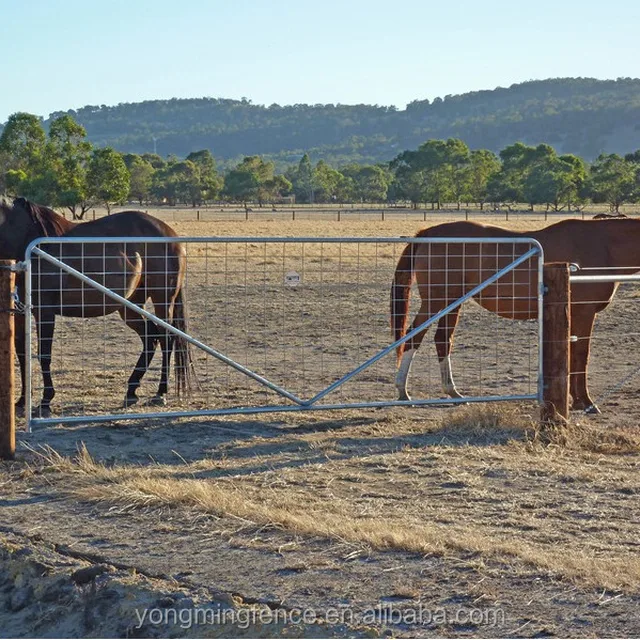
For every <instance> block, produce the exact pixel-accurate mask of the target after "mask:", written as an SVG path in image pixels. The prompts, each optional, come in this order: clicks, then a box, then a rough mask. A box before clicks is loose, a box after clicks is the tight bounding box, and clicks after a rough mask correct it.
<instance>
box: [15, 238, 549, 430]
mask: <svg viewBox="0 0 640 640" xmlns="http://www.w3.org/2000/svg"><path fill="white" fill-rule="evenodd" d="M170 240H172V241H175V240H176V239H175V238H170ZM178 240H179V242H181V243H247V242H259V243H283V244H300V243H304V242H308V243H311V242H317V243H328V244H338V243H343V244H349V243H353V244H357V243H372V242H377V243H400V244H408V243H416V244H445V243H452V244H453V243H455V244H464V243H475V244H496V243H498V244H507V243H511V244H525V245H530V246H531V248H530V249H529V250H527V251H526V252H525V253H523V254H522V255H521V256H519V257H518V258H516V259H514V260H513V261H512V262H511V263H509V264H508V265H506V266H505V267H503V268H502V269H500V270H498V271H496V272H495V273H494V274H493V275H491V276H490V277H489V278H487V279H486V280H484V281H483V282H481V283H480V284H478V285H477V286H475V287H474V288H473V289H471V290H470V291H469V292H467V293H466V294H465V295H463V296H462V297H460V298H458V299H457V300H455V301H454V302H452V303H451V304H449V305H448V306H447V307H445V308H444V309H442V310H441V311H440V312H438V313H437V314H435V315H433V316H432V317H431V318H429V319H428V320H426V321H425V322H423V323H422V324H421V325H419V326H417V327H416V328H415V329H413V330H412V331H410V332H408V333H407V334H406V335H405V336H404V337H403V338H401V339H400V340H396V341H395V342H392V343H390V344H389V345H388V346H386V347H385V348H384V349H381V350H380V351H379V352H378V353H376V354H375V355H374V356H372V357H371V358H369V359H368V360H366V361H365V362H363V363H362V364H360V365H358V366H357V367H355V368H354V369H352V370H351V371H350V372H348V373H347V374H345V375H343V376H342V377H341V378H339V379H338V380H335V381H334V382H332V383H331V384H330V385H329V386H327V387H325V388H324V389H323V390H321V391H320V392H318V393H317V394H316V395H314V396H313V397H311V398H308V399H303V398H299V397H298V396H296V395H295V394H293V393H291V392H289V391H287V390H286V389H284V388H282V387H281V386H279V385H277V384H275V383H273V382H271V381H270V380H268V379H267V378H265V377H263V376H261V375H260V374H258V373H256V372H255V371H252V370H250V369H248V368H247V367H244V366H243V365H241V364H240V363H238V362H236V361H234V360H232V359H231V358H229V357H227V356H225V355H224V354H223V353H221V352H220V351H218V350H216V349H214V348H213V347H211V346H209V345H207V344H205V343H203V342H201V341H200V340H198V339H197V338H194V337H193V336H190V335H189V334H187V333H184V332H183V331H181V330H180V329H176V328H175V327H174V326H173V325H171V324H169V323H168V322H165V321H164V320H162V319H161V318H158V317H157V316H155V315H154V314H153V313H151V312H149V311H147V310H146V309H144V308H142V307H139V306H138V305H136V304H135V303H132V302H130V301H129V300H127V299H126V298H124V297H122V296H120V295H119V294H117V293H115V292H113V291H111V290H110V289H108V288H106V287H104V286H103V285H102V284H100V283H99V282H96V281H95V280H93V279H92V278H89V277H88V276H86V275H85V274H83V273H81V272H80V271H77V270H76V269H75V268H73V267H71V266H70V265H68V264H66V263H64V262H62V261H61V260H59V259H58V258H56V257H54V256H52V255H51V254H49V253H47V252H46V251H44V250H43V249H42V248H40V245H47V244H56V245H60V244H102V243H123V244H126V243H133V242H136V243H148V244H152V243H153V244H163V243H166V242H167V239H166V238H157V237H153V238H147V237H132V236H123V237H99V238H96V237H72V238H67V237H49V238H37V239H35V240H34V241H33V242H31V243H30V244H29V246H28V247H27V250H26V252H25V271H26V274H25V275H26V277H25V305H26V318H25V352H26V354H27V358H26V373H25V376H26V379H25V416H26V429H27V431H30V430H31V427H32V426H34V425H36V426H37V425H48V424H60V423H65V424H79V423H92V422H111V421H114V420H136V419H138V420H139V419H154V418H183V417H196V416H222V415H238V414H243V415H250V414H258V413H274V412H283V411H284V412H286V411H313V410H316V411H318V410H323V411H326V410H335V409H347V408H349V409H366V408H379V407H395V406H411V407H415V406H423V405H442V404H445V405H451V404H462V403H469V402H494V401H506V400H508V401H524V400H536V401H538V402H540V403H541V402H542V393H543V387H542V308H543V305H542V296H543V284H542V275H543V263H544V254H543V249H542V246H541V245H540V243H539V242H538V241H537V240H535V239H533V238H523V237H502V238H484V237H483V238H455V237H453V238H414V237H411V238H407V237H391V238H387V237H339V238H336V237H328V238H325V237H277V236H276V237H260V236H247V237H242V236H239V237H180V238H178ZM33 256H36V257H38V258H41V259H43V260H46V261H47V262H49V263H50V264H52V265H54V266H56V267H58V268H59V269H61V270H62V271H65V272H66V273H69V274H71V275H73V276H74V277H76V278H77V279H78V280H80V281H82V282H84V283H85V284H87V285H88V286H91V287H93V288H95V289H97V290H98V291H100V292H101V293H102V294H104V295H106V296H108V297H109V298H111V299H113V300H115V301H117V302H119V303H120V304H122V305H123V306H124V307H126V308H127V309H130V310H131V311H134V312H136V313H138V314H140V315H141V316H143V317H144V318H146V319H148V320H151V321H152V322H154V323H156V324H157V325H158V326H160V327H162V328H163V329H166V330H167V331H168V332H170V333H173V334H175V335H178V336H181V337H182V338H184V339H185V340H187V341H188V342H190V343H191V344H192V345H193V346H194V347H197V348H198V349H201V350H202V351H204V352H205V353H207V354H209V355H211V356H213V357H214V358H217V359H218V360H220V361H222V362H224V363H225V364H227V365H229V366H230V367H233V368H234V369H236V370H237V371H239V372H241V373H243V374H244V375H246V376H248V377H250V378H252V379H253V380H255V381H257V382H259V383H260V384H262V385H264V386H265V387H268V388H269V389H271V390H272V391H275V392H276V393H278V394H279V395H280V396H282V397H284V398H286V399H288V400H290V401H291V402H293V404H290V405H269V406H260V407H233V408H227V409H205V410H196V411H158V412H145V413H133V412H131V413H130V412H127V413H122V414H104V415H92V416H69V417H64V416H60V417H49V418H42V417H34V415H33V410H32V406H31V399H32V385H31V375H32V371H31V362H32V358H31V352H32V339H31V333H32V322H33V319H32V313H31V311H32V309H33V305H32V264H31V263H32V257H33ZM536 256H537V257H538V266H537V274H538V278H537V285H538V286H537V292H536V293H537V303H538V320H537V322H538V380H537V392H536V393H535V394H522V395H511V396H499V395H494V396H468V397H464V398H427V399H422V400H418V399H412V400H381V401H373V402H355V403H334V404H321V403H320V400H322V399H323V398H325V397H326V396H328V395H329V394H331V393H332V392H333V391H335V390H336V389H338V388H339V387H341V386H342V385H343V384H345V383H346V382H347V381H348V380H350V379H351V378H353V377H355V376H357V375H358V374H359V373H361V372H362V371H364V370H365V369H367V368H368V367H370V366H371V365H373V364H374V363H375V362H377V361H378V360H380V359H381V358H383V357H385V356H386V355H388V354H389V353H390V352H392V351H394V350H395V349H396V347H397V346H398V345H400V344H402V343H404V342H407V341H408V340H410V339H411V338H412V337H413V336H414V335H416V334H418V333H420V332H421V331H423V330H424V329H426V328H428V327H429V326H431V325H432V324H434V323H436V322H438V321H439V320H440V319H441V318H442V317H443V316H446V315H447V314H448V313H450V312H451V311H453V310H454V309H456V308H457V307H459V306H460V305H462V304H463V303H464V302H466V301H467V300H469V299H471V298H472V297H473V296H475V295H477V294H478V293H480V292H481V291H482V290H483V289H485V288H486V287H488V286H489V285H491V284H493V283H494V282H496V281H497V280H499V279H500V278H501V277H503V276H504V275H506V274H507V273H509V272H510V271H512V270H514V269H515V268H516V267H518V266H519V265H521V264H523V263H524V262H526V261H527V260H529V259H530V258H534V257H536ZM392 388H394V387H392ZM394 391H395V388H394Z"/></svg>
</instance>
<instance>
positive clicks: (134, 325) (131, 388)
mask: <svg viewBox="0 0 640 640" xmlns="http://www.w3.org/2000/svg"><path fill="white" fill-rule="evenodd" d="M144 298H145V296H144V293H143V292H140V293H138V292H136V293H134V295H133V296H132V297H131V301H132V302H135V303H136V304H138V305H143V304H144V302H145V300H144ZM118 313H119V314H120V317H121V318H122V319H123V320H124V322H125V324H126V325H127V326H128V327H130V328H131V329H133V330H134V331H135V332H136V333H137V334H138V335H139V336H140V340H141V341H142V352H141V353H140V357H139V358H138V361H137V362H136V364H135V367H134V368H133V371H132V372H131V375H130V376H129V381H128V382H127V395H126V396H125V399H124V406H125V407H130V406H132V405H134V404H136V402H138V394H137V391H138V388H139V387H140V382H141V380H142V376H144V374H145V373H146V372H147V369H148V368H149V365H150V364H151V360H153V356H154V354H155V351H156V345H157V344H158V340H159V336H158V327H157V325H155V324H154V323H153V322H151V320H147V319H146V318H143V317H142V316H141V315H140V314H138V313H136V312H135V311H131V310H129V309H126V308H125V307H122V308H121V309H119V310H118Z"/></svg>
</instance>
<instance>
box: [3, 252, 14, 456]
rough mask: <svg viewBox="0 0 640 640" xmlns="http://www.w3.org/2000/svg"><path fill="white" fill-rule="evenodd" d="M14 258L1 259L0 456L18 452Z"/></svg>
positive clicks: (12, 454)
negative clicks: (14, 395) (15, 393)
mask: <svg viewBox="0 0 640 640" xmlns="http://www.w3.org/2000/svg"><path fill="white" fill-rule="evenodd" d="M13 264H14V263H13V260H0V458H1V459H2V460H11V459H12V458H13V457H14V455H15V452H16V417H15V408H14V404H13V403H14V402H15V399H14V397H13V393H14V384H15V380H14V370H13V368H14V344H13V338H14V336H13V334H14V321H13V313H12V311H13V298H12V297H11V295H12V293H13V287H14V286H15V274H14V273H13V271H11V268H12V267H13Z"/></svg>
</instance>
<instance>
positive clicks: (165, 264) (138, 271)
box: [0, 198, 193, 417]
mask: <svg viewBox="0 0 640 640" xmlns="http://www.w3.org/2000/svg"><path fill="white" fill-rule="evenodd" d="M43 236H49V237H65V238H68V237H82V236H86V237H105V238H108V237H114V238H115V237H165V238H177V234H176V232H175V231H174V230H173V229H172V228H171V227H169V226H168V225H167V224H165V223H164V222H162V221H161V220H158V219H157V218H154V217H152V216H150V215H147V214H146V213H143V212H141V211H124V212H122V213H118V214H115V215H112V216H107V217H105V218H99V219H98V220H94V221H92V222H85V223H81V224H78V223H73V222H70V221H68V220H66V219H65V218H64V217H62V216H60V215H58V214H57V213H56V212H55V211H53V210H52V209H49V208H47V207H44V206H41V205H37V204H34V203H32V202H29V201H28V200H25V199H24V198H17V199H16V200H14V201H13V205H12V206H11V205H7V204H6V203H5V202H2V203H0V258H5V259H14V260H24V258H25V251H26V248H27V246H28V245H29V243H30V242H31V241H32V240H34V239H35V238H39V237H43ZM43 249H44V250H46V251H47V253H50V254H52V255H53V256H54V257H57V258H59V259H62V260H63V261H64V262H65V263H66V264H68V265H70V266H71V267H73V268H74V269H76V270H78V271H80V272H82V273H84V274H86V275H87V276H89V277H90V278H92V279H94V280H96V281H98V282H99V283H100V284H102V285H104V286H106V287H108V288H109V289H111V290H113V291H114V292H115V293H117V294H119V295H121V296H123V297H125V298H127V299H128V300H130V301H131V302H133V303H135V304H137V305H138V306H140V307H143V306H144V304H145V302H146V301H147V300H151V302H152V303H153V306H154V313H155V314H156V315H157V316H158V317H159V318H160V319H162V320H164V321H165V322H168V323H170V324H172V326H174V327H175V328H177V329H180V330H182V331H186V330H187V314H186V308H185V299H184V292H183V289H182V286H183V283H184V275H185V269H186V255H185V250H184V247H183V245H181V244H180V242H178V241H175V242H168V243H158V244H156V243H149V244H146V243H142V242H135V241H132V242H126V243H124V242H105V243H99V244H84V245H82V244H79V243H78V244H76V243H71V244H62V243H58V244H55V243H54V244H47V245H45V246H44V247H43ZM32 265H33V266H32V304H33V313H34V316H35V321H36V329H37V333H38V355H39V358H40V365H41V368H42V377H43V382H44V391H43V395H42V400H41V402H40V407H39V412H40V415H41V416H42V417H46V416H49V415H50V413H51V409H50V405H51V400H52V399H53V397H54V395H55V390H54V387H53V381H52V378H51V346H52V341H53V334H54V328H55V316H56V315H61V316H68V317H76V318H78V317H79V318H93V317H100V316H104V315H107V314H110V313H113V312H115V311H117V312H118V313H119V314H120V316H121V317H122V319H123V320H124V321H125V323H126V324H127V325H128V326H129V327H131V328H132V329H133V330H134V331H135V332H136V333H137V334H138V335H139V336H140V339H141V341H142V353H141V354H140V357H139V358H138V361H137V363H136V365H135V367H134V370H133V372H132V373H131V376H130V377H129V382H128V384H127V392H126V396H125V400H124V405H125V406H130V405H133V404H135V403H136V402H137V401H138V397H137V389H138V387H139V386H140V381H141V379H142V377H143V376H144V374H145V372H146V371H147V369H148V367H149V365H150V363H151V360H152V358H153V355H154V353H155V350H156V347H157V345H158V344H160V346H161V348H162V372H161V377H160V385H159V386H158V391H157V393H156V396H155V398H154V399H153V402H155V403H157V404H164V401H165V395H166V393H167V390H168V378H169V368H170V363H171V354H172V352H173V351H175V362H174V367H175V374H176V387H177V390H178V393H184V392H188V391H189V389H190V386H191V376H192V368H193V365H192V361H191V354H190V350H189V347H190V345H189V342H188V341H187V340H185V339H184V338H182V337H181V336H176V335H175V334H171V333H170V332H168V331H166V330H165V329H163V328H161V327H159V326H158V325H156V324H155V323H154V322H152V321H150V320H147V319H145V318H143V317H142V316H141V315H140V314H138V313H136V312H135V311H132V310H130V309H127V308H126V307H124V306H123V305H121V304H120V303H118V302H116V301H114V300H113V299H111V298H109V297H108V296H106V295H104V294H102V293H100V292H99V291H98V290H97V289H95V288H93V287H90V286H87V285H85V284H83V283H82V282H81V281H80V280H79V279H78V278H75V277H74V276H72V275H70V274H68V273H67V272H65V271H62V270H61V269H60V268H58V267H56V266H54V265H52V264H50V263H49V262H47V261H45V260H43V259H34V260H33V262H32ZM24 279H25V278H24V274H18V277H17V285H18V289H19V291H21V292H24ZM24 336H25V332H24V317H21V316H16V353H17V355H18V359H19V362H20V373H21V378H22V393H21V395H20V398H19V399H18V401H17V403H16V410H17V411H19V412H21V411H23V410H24V403H25V397H24V393H25V362H26V357H27V355H28V354H25V339H24Z"/></svg>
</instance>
